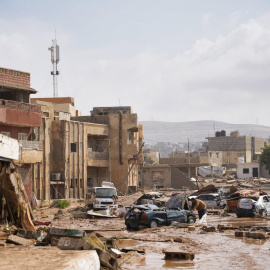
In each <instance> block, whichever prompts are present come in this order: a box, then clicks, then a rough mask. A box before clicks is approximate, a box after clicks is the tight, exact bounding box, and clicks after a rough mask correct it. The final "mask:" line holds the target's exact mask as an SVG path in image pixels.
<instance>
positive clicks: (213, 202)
mask: <svg viewBox="0 0 270 270" xmlns="http://www.w3.org/2000/svg"><path fill="white" fill-rule="evenodd" d="M207 202H208V205H209V208H214V209H217V208H219V207H218V198H217V196H214V195H207Z"/></svg>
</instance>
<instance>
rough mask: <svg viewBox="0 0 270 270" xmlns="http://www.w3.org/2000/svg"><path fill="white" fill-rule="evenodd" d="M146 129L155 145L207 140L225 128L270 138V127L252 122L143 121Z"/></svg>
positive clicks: (145, 132) (227, 130)
mask: <svg viewBox="0 0 270 270" xmlns="http://www.w3.org/2000/svg"><path fill="white" fill-rule="evenodd" d="M140 124H142V125H143V130H144V141H145V142H146V143H147V144H150V145H154V144H156V143H157V142H187V140H188V138H189V140H190V142H198V141H203V140H204V141H205V140H206V139H205V138H206V137H213V136H214V135H215V131H221V130H225V131H226V135H227V136H229V135H230V132H231V131H235V130H238V131H240V135H247V136H256V137H261V138H267V139H268V138H269V136H270V127H267V126H261V125H251V124H229V123H223V122H217V121H210V120H205V121H193V122H159V121H141V122H140Z"/></svg>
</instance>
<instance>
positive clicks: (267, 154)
mask: <svg viewBox="0 0 270 270" xmlns="http://www.w3.org/2000/svg"><path fill="white" fill-rule="evenodd" d="M259 163H260V164H261V165H266V168H267V169H268V170H269V169H270V145H267V146H265V147H264V148H262V153H261V154H260V155H259Z"/></svg>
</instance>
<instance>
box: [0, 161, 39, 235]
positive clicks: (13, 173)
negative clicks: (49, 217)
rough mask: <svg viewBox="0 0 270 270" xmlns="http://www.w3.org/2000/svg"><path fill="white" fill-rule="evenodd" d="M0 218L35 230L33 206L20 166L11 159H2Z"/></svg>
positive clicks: (2, 220) (0, 169) (0, 170)
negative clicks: (21, 176) (25, 187)
mask: <svg viewBox="0 0 270 270" xmlns="http://www.w3.org/2000/svg"><path fill="white" fill-rule="evenodd" d="M0 209H1V216H0V220H1V222H2V223H4V224H5V223H7V222H8V223H11V224H15V225H16V226H18V227H20V228H23V229H26V230H35V227H34V224H33V222H32V217H31V211H32V210H31V207H30V204H29V200H28V198H27V195H26V192H25V189H24V185H23V183H22V181H21V179H20V176H19V171H18V167H17V166H16V165H15V164H14V163H12V162H11V161H0Z"/></svg>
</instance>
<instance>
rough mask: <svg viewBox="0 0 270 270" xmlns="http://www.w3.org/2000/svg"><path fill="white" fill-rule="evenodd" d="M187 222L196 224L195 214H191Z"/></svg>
mask: <svg viewBox="0 0 270 270" xmlns="http://www.w3.org/2000/svg"><path fill="white" fill-rule="evenodd" d="M187 223H188V224H194V223H195V219H194V217H193V216H189V217H188V218H187Z"/></svg>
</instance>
